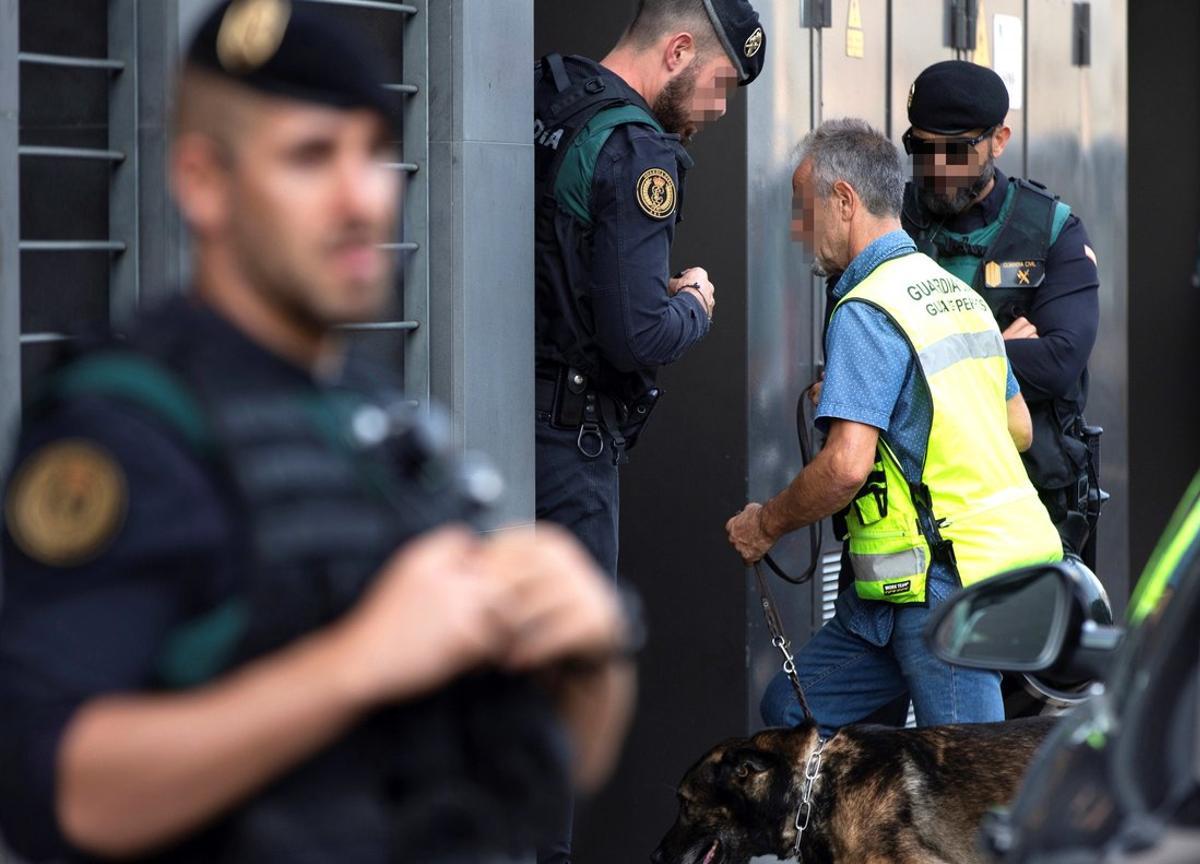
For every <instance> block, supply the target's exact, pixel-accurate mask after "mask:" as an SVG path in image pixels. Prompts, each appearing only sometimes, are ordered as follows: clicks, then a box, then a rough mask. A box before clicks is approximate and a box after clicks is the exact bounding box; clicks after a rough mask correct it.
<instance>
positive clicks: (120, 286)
mask: <svg viewBox="0 0 1200 864" xmlns="http://www.w3.org/2000/svg"><path fill="white" fill-rule="evenodd" d="M137 13H138V0H109V4H108V56H109V57H110V58H112V59H114V60H120V61H122V62H124V64H125V68H124V70H122V71H121V72H120V73H118V74H117V75H115V76H114V77H113V79H112V82H111V83H110V85H109V95H108V146H109V147H110V148H111V149H113V150H120V151H121V152H122V153H124V154H125V160H124V161H123V162H121V163H120V164H119V165H117V166H115V168H114V170H113V173H112V178H111V182H110V185H109V195H108V236H109V237H111V238H113V239H114V240H120V241H122V242H123V243H125V251H124V252H123V253H121V254H119V255H115V256H113V259H112V268H111V270H110V271H109V272H110V277H109V294H108V305H109V317H110V320H111V322H112V326H113V327H114V328H116V329H118V330H120V329H123V328H124V327H125V326H126V325H128V324H129V323H130V321H132V319H133V316H134V315H135V314H136V313H137V308H138V302H139V285H138V282H139V273H138V271H139V269H140V264H141V256H140V254H139V252H140V243H139V239H138V228H139V219H138V209H139V208H138V192H139V188H138V187H139V184H138V173H139V159H138V51H137V47H138V26H137Z"/></svg>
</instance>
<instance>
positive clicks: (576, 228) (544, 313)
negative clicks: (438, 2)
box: [534, 54, 690, 402]
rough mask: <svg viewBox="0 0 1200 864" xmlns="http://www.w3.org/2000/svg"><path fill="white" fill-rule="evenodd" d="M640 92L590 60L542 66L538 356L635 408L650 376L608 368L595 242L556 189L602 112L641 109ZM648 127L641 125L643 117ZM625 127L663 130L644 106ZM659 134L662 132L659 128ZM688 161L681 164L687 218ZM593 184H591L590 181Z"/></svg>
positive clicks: (537, 81)
mask: <svg viewBox="0 0 1200 864" xmlns="http://www.w3.org/2000/svg"><path fill="white" fill-rule="evenodd" d="M635 98H636V97H635V95H634V94H633V91H632V90H630V89H629V87H628V85H626V84H624V82H622V81H620V79H619V78H617V77H616V76H615V75H613V74H612V73H609V72H606V71H604V70H603V68H602V67H601V66H600V65H599V64H598V63H595V62H593V61H591V60H588V59H587V58H584V57H576V56H571V57H561V56H560V55H557V54H550V55H547V56H546V57H545V58H543V59H542V60H541V61H540V62H539V63H538V64H537V65H536V66H535V67H534V115H535V116H534V158H535V163H534V164H535V178H536V193H537V198H536V202H537V204H536V206H537V210H536V221H535V225H536V243H535V271H536V288H535V296H534V352H535V357H536V359H537V362H538V366H539V370H541V371H542V372H543V373H544V374H549V375H550V376H551V377H552V376H553V374H554V367H556V366H569V367H572V368H574V369H577V370H579V371H581V372H583V373H584V374H586V375H587V376H588V377H589V379H590V380H591V382H592V385H593V386H595V387H596V389H598V390H600V391H601V392H604V393H607V394H609V395H611V396H613V397H615V398H617V399H619V400H621V401H625V402H632V401H634V400H636V399H637V397H639V396H641V395H642V393H643V392H644V391H645V389H646V380H647V379H646V374H645V373H643V374H639V375H627V374H623V373H620V372H618V371H617V370H615V369H613V368H612V367H611V366H609V364H608V363H607V362H605V360H604V358H603V356H602V354H601V352H600V349H599V347H598V345H597V344H596V337H595V323H594V319H593V316H592V311H591V297H590V289H591V284H590V280H591V276H590V262H591V235H592V229H591V226H590V225H585V224H583V223H582V222H581V221H580V220H579V219H578V218H577V217H576V216H574V215H572V214H571V213H570V212H568V211H567V210H566V208H564V207H562V206H560V203H559V202H558V200H557V199H556V197H555V183H556V181H557V179H558V176H559V170H560V168H562V166H563V161H564V159H565V157H566V155H567V153H568V151H569V149H570V147H571V144H572V143H573V142H574V141H575V139H576V136H577V135H578V134H579V133H580V132H581V131H582V130H583V129H584V127H585V126H587V125H588V123H589V122H590V121H591V120H592V119H593V118H595V117H596V115H598V114H600V113H601V112H602V111H609V110H611V109H620V108H624V107H626V106H630V107H632V106H637V101H635ZM639 114H641V115H643V116H644V120H639V119H637V117H638V115H639ZM623 123H643V124H644V125H647V126H651V125H654V124H656V121H654V120H653V118H652V117H650V116H649V115H646V114H645V113H644V109H642V108H640V106H639V107H638V108H637V110H635V111H630V112H627V113H626V114H625V115H624V116H623V118H622V119H621V120H620V121H619V124H623ZM655 128H657V127H655ZM685 160H686V157H682V158H679V159H678V160H677V167H678V176H679V200H680V206H679V207H677V209H676V216H675V218H676V219H678V218H679V215H680V212H681V211H682V196H683V184H684V174H685V172H686V168H687V165H688V164H690V162H686V161H685ZM587 182H588V184H589V185H590V182H591V178H590V177H588V178H587Z"/></svg>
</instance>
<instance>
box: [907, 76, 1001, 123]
mask: <svg viewBox="0 0 1200 864" xmlns="http://www.w3.org/2000/svg"><path fill="white" fill-rule="evenodd" d="M1006 116H1008V88H1007V87H1005V86H1004V81H1003V79H1001V77H1000V76H999V75H997V74H996V73H995V72H993V71H992V70H991V69H988V68H987V67H986V66H979V65H978V64H975V63H968V62H967V61H966V60H943V61H942V62H941V63H934V64H933V65H932V66H930V67H929V68H928V69H926V70H925V71H924V72H922V73H921V74H920V75H918V76H917V80H916V81H914V82H913V85H912V89H911V90H909V91H908V122H909V123H910V124H912V126H914V127H915V128H917V129H924V130H925V131H926V132H936V133H938V134H939V135H957V134H958V133H960V132H966V131H968V130H971V129H991V128H992V127H993V126H999V125H1000V124H1001V123H1003V122H1004V118H1005V117H1006Z"/></svg>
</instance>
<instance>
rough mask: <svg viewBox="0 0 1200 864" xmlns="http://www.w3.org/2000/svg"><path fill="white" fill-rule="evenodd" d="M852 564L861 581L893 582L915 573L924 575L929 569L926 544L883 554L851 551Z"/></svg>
mask: <svg viewBox="0 0 1200 864" xmlns="http://www.w3.org/2000/svg"><path fill="white" fill-rule="evenodd" d="M850 565H851V566H852V567H853V568H854V578H855V579H857V580H858V581H859V582H892V581H894V580H896V579H907V578H908V577H910V576H915V575H922V576H923V575H924V574H925V571H926V570H927V569H928V568H927V566H926V561H925V547H924V546H917V547H914V548H912V549H905V550H904V551H903V552H888V553H885V554H882V555H863V554H860V553H857V552H851V553H850Z"/></svg>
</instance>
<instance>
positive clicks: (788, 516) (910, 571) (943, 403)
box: [726, 120, 1062, 733]
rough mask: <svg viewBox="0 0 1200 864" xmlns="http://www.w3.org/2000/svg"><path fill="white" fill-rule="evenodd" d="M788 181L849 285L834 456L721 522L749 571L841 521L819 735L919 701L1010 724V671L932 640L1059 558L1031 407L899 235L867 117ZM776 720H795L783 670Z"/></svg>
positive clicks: (823, 644)
mask: <svg viewBox="0 0 1200 864" xmlns="http://www.w3.org/2000/svg"><path fill="white" fill-rule="evenodd" d="M803 151H804V155H803V158H802V160H801V162H800V165H799V167H798V168H797V169H796V173H795V175H794V176H793V178H792V185H793V190H794V194H795V204H794V210H795V212H796V213H798V214H800V216H799V218H798V220H797V221H796V222H795V223H793V233H794V234H795V235H797V236H798V239H800V240H802V242H804V244H805V245H806V246H807V247H808V248H809V249H810V251H811V253H812V255H813V257H814V258H815V260H816V263H817V265H818V266H819V267H820V268H821V269H823V270H825V271H826V272H842V276H841V279H840V280H839V281H838V284H837V286H836V288H835V289H834V296H835V298H836V301H837V307H836V308H835V310H834V312H833V317H832V319H831V321H830V324H829V328H828V331H827V334H826V343H825V354H826V370H825V383H824V387H823V388H822V390H821V396H820V403H819V405H818V407H817V422H818V424H820V425H821V426H822V427H823V429H824V430H825V431H826V432H827V436H828V437H827V440H826V444H825V447H824V449H822V450H821V452H820V453H819V454H818V455H817V456H816V457H815V458H814V459H813V461H812V463H811V464H809V465H808V466H807V467H806V468H804V470H803V471H801V472H800V473H799V474H798V475H797V476H796V478H795V479H794V480H793V481H792V483H791V485H790V486H788V488H786V489H784V490H783V491H782V492H780V493H779V494H778V495H776V496H775V497H774V498H772V499H771V500H770V501H768V502H767V503H766V504H765V505H759V504H756V503H751V504H749V505H747V506H746V507H745V509H743V510H742V511H741V512H740V513H738V514H737V515H736V516H734V517H733V518H732V519H730V520H729V522H728V523H727V525H726V530H727V531H728V533H729V540H730V542H731V543H732V544H733V546H734V548H735V549H736V550H737V551H738V552H739V553H740V554H741V556H742V558H743V559H744V560H745V561H746V562H747V563H752V562H756V561H758V560H759V559H760V558H762V556H763V555H764V554H766V552H767V551H768V550H769V549H770V548H771V547H772V546H773V545H774V544H775V542H776V541H777V540H778V539H779V538H780V537H782V536H783V535H784V534H787V533H788V532H790V531H795V530H796V529H798V528H801V527H803V526H805V525H809V524H810V523H812V522H815V521H817V520H818V519H824V518H825V517H827V516H830V515H833V514H835V513H839V511H840V512H841V513H842V518H841V520H840V521H841V522H842V525H843V526H844V530H843V533H844V535H845V536H846V537H847V538H848V540H849V558H850V561H851V564H852V567H853V570H854V585H853V587H851V588H847V589H846V590H845V591H844V592H843V593H842V595H841V596H840V597H839V598H838V603H837V615H836V616H835V617H834V618H833V620H831V621H829V622H827V623H826V624H825V626H824V627H822V628H821V630H820V631H819V632H818V633H817V635H816V636H814V637H813V638H812V639H811V640H810V641H809V642H808V644H806V645H805V646H804V647H803V648H802V649H801V650H800V652H799V653H798V655H797V665H798V670H799V675H800V681H801V683H802V685H803V686H804V690H805V693H806V695H807V696H808V699H809V701H810V703H811V705H812V709H813V712H814V713H815V715H816V717H817V720H818V721H819V722H820V724H821V726H822V728H823V729H824V731H825V732H827V733H828V732H831V731H832V730H834V729H836V728H837V727H839V726H843V725H845V724H848V723H855V722H858V721H860V720H862V719H863V718H864V717H866V716H867V715H868V714H870V713H871V712H872V711H875V710H876V709H878V708H880V707H881V706H884V705H886V704H888V703H890V702H891V701H892V700H894V699H896V698H897V697H899V696H901V695H902V694H904V693H906V692H907V693H908V694H909V695H910V696H911V698H912V701H913V705H914V707H915V709H916V714H917V722H919V723H921V724H922V725H926V724H934V723H956V722H957V723H963V722H983V721H992V720H1002V719H1004V707H1003V705H1002V703H1001V699H1000V676H999V674H997V673H993V672H988V671H983V670H969V671H964V670H962V669H953V668H951V667H950V666H949V665H947V664H945V663H942V662H941V661H939V660H937V659H936V658H935V657H934V656H933V655H932V654H931V653H930V652H929V651H928V650H927V649H926V648H925V644H924V641H923V639H922V633H923V631H924V628H925V623H926V621H927V620H928V618H929V613H930V610H931V608H932V607H934V606H936V605H937V604H938V603H940V602H942V601H943V600H945V599H946V598H947V597H948V596H949V595H950V594H952V593H953V592H954V591H955V590H957V589H958V587H959V586H960V585H969V584H971V583H972V582H976V581H978V580H980V579H985V578H987V577H988V576H990V575H992V574H994V573H996V572H998V571H1000V570H1005V569H1008V568H1011V567H1017V566H1021V565H1024V564H1037V563H1042V562H1049V561H1056V560H1058V559H1059V558H1061V557H1062V545H1061V544H1060V543H1059V540H1058V534H1057V533H1056V532H1055V530H1054V526H1053V525H1052V524H1051V523H1050V519H1049V517H1048V515H1047V514H1046V509H1045V507H1043V506H1042V504H1041V502H1040V501H1039V500H1038V496H1037V492H1036V491H1035V490H1034V488H1033V486H1031V485H1030V483H1029V478H1028V477H1027V476H1026V475H1025V471H1024V469H1023V468H1022V466H1021V460H1020V456H1019V454H1018V452H1017V451H1018V449H1025V448H1026V447H1028V446H1029V441H1030V434H1031V433H1030V421H1029V412H1028V411H1027V409H1026V408H1025V403H1024V401H1023V400H1022V398H1021V394H1020V392H1019V390H1018V389H1017V384H1016V381H1015V380H1014V379H1013V376H1012V372H1011V370H1010V368H1009V364H1008V360H1007V359H1006V357H1005V354H1004V342H1003V340H1002V339H1001V337H1000V331H999V329H998V328H997V327H996V322H995V319H993V317H992V314H991V312H990V311H989V310H988V308H987V304H986V303H984V302H983V300H982V299H981V298H980V297H979V295H978V294H976V293H975V292H974V291H972V290H971V289H970V287H969V286H967V285H966V284H964V283H963V282H961V281H959V280H958V279H956V278H954V277H953V276H951V275H950V274H949V273H947V272H946V271H945V270H942V269H941V268H940V267H938V266H937V264H935V263H934V262H933V261H931V260H930V259H929V258H928V257H926V256H925V255H922V254H920V253H919V252H917V251H916V248H915V246H914V245H913V242H912V240H911V238H909V236H908V235H907V234H905V233H904V232H903V231H902V230H901V228H900V205H901V199H902V196H903V189H904V172H903V167H902V165H901V162H900V155H899V153H898V152H897V151H896V148H895V147H894V146H893V145H892V144H891V142H890V141H888V140H887V139H886V138H885V137H884V136H883V135H881V134H880V133H878V132H876V131H875V130H873V129H871V127H870V126H868V125H867V124H866V123H864V122H863V121H861V120H831V121H829V122H827V123H824V124H823V125H822V126H821V127H820V128H819V129H817V130H816V131H815V132H813V133H812V134H810V135H809V136H808V138H807V139H806V140H805V142H804V147H803ZM762 711H763V718H764V719H765V720H766V721H767V722H768V723H770V724H773V725H790V724H792V723H795V722H797V721H798V720H800V719H801V714H800V709H799V706H798V705H797V702H796V698H795V696H794V695H793V693H792V690H791V688H790V686H789V684H788V682H787V679H786V678H785V677H784V676H783V675H782V674H780V675H779V676H777V677H776V679H775V680H774V681H772V683H771V685H770V686H769V687H768V689H767V693H766V695H765V696H764V698H763V704H762Z"/></svg>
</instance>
